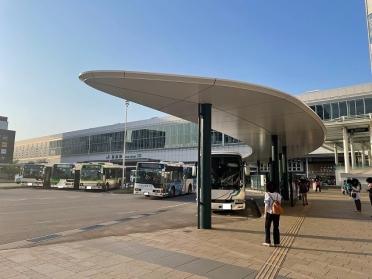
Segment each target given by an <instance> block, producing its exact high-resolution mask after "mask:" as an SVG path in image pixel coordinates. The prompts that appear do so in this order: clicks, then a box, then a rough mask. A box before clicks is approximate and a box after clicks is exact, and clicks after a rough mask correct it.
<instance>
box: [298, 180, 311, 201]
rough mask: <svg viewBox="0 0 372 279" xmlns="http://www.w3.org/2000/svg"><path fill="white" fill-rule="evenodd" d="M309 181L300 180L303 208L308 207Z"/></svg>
mask: <svg viewBox="0 0 372 279" xmlns="http://www.w3.org/2000/svg"><path fill="white" fill-rule="evenodd" d="M309 183H310V182H309V181H308V180H306V179H304V178H301V179H300V194H301V196H302V204H303V206H305V205H308V202H307V192H309Z"/></svg>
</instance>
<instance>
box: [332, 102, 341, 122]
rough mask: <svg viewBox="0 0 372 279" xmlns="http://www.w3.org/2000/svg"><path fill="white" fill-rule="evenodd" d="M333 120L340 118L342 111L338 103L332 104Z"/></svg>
mask: <svg viewBox="0 0 372 279" xmlns="http://www.w3.org/2000/svg"><path fill="white" fill-rule="evenodd" d="M331 106H332V119H336V118H339V117H340V109H339V107H338V103H332V104H331Z"/></svg>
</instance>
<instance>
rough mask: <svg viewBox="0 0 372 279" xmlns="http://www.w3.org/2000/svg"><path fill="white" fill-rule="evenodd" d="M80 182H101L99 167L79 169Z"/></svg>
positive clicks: (90, 166) (87, 166) (86, 166)
mask: <svg viewBox="0 0 372 279" xmlns="http://www.w3.org/2000/svg"><path fill="white" fill-rule="evenodd" d="M80 177H81V180H102V172H101V166H100V165H85V166H82V167H81V172H80Z"/></svg>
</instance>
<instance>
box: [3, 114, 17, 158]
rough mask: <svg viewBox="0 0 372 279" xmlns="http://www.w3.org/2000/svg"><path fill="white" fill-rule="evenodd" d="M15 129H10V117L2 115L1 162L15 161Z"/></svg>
mask: <svg viewBox="0 0 372 279" xmlns="http://www.w3.org/2000/svg"><path fill="white" fill-rule="evenodd" d="M14 138H15V131H11V130H8V118H7V117H4V116H0V164H9V163H12V162H13V152H14Z"/></svg>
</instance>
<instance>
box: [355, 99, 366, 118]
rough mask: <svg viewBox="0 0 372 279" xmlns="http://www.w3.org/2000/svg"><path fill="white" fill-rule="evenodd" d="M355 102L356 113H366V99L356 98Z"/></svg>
mask: <svg viewBox="0 0 372 279" xmlns="http://www.w3.org/2000/svg"><path fill="white" fill-rule="evenodd" d="M355 104H356V114H357V115H361V114H364V101H363V99H359V100H356V101H355Z"/></svg>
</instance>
